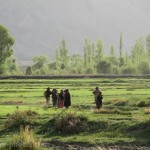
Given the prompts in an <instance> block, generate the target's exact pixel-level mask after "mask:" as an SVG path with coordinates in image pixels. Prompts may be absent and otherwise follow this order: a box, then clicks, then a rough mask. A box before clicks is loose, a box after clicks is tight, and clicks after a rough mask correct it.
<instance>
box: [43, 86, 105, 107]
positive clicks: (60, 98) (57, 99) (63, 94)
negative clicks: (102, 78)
mask: <svg viewBox="0 0 150 150" xmlns="http://www.w3.org/2000/svg"><path fill="white" fill-rule="evenodd" d="M92 93H93V94H94V98H95V104H96V107H97V109H100V108H101V107H102V99H103V95H102V92H101V91H100V89H99V88H98V87H96V88H95V89H94V91H93V92H92ZM51 95H52V102H53V107H59V108H63V107H65V108H69V106H71V96H70V93H69V90H68V89H64V90H61V91H60V93H58V91H57V89H53V90H52V91H51V90H50V88H49V87H48V88H47V90H46V91H45V92H44V96H45V98H46V106H47V107H49V105H50V96H51Z"/></svg>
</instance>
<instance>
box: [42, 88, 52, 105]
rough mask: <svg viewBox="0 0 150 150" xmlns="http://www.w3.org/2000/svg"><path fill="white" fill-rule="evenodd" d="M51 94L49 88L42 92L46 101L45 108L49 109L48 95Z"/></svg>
mask: <svg viewBox="0 0 150 150" xmlns="http://www.w3.org/2000/svg"><path fill="white" fill-rule="evenodd" d="M51 94H52V92H51V91H50V88H49V87H48V88H47V89H46V91H44V96H45V99H46V106H47V107H49V104H50V95H51Z"/></svg>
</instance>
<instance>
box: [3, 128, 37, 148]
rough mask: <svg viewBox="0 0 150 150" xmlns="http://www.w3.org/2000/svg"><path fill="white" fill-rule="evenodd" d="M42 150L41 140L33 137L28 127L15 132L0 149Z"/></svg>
mask: <svg viewBox="0 0 150 150" xmlns="http://www.w3.org/2000/svg"><path fill="white" fill-rule="evenodd" d="M4 149H5V150H40V142H39V141H37V140H36V139H35V138H34V137H33V133H32V132H31V131H29V130H28V127H25V129H21V130H20V132H19V133H16V134H14V135H13V136H12V137H11V138H10V139H9V140H8V141H6V144H5V145H4V146H2V147H0V150H4Z"/></svg>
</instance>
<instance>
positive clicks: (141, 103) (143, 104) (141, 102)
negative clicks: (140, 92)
mask: <svg viewBox="0 0 150 150" xmlns="http://www.w3.org/2000/svg"><path fill="white" fill-rule="evenodd" d="M137 106H138V107H145V106H146V104H145V101H140V102H139V103H138V104H137Z"/></svg>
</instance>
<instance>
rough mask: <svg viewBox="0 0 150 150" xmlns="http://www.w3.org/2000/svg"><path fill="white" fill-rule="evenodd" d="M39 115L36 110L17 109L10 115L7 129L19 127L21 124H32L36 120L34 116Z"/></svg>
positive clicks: (6, 124) (6, 125)
mask: <svg viewBox="0 0 150 150" xmlns="http://www.w3.org/2000/svg"><path fill="white" fill-rule="evenodd" d="M35 115H37V113H36V112H35V111H31V110H26V111H19V110H16V111H15V112H14V113H13V114H10V115H8V120H7V121H6V123H5V127H6V128H7V129H14V128H15V129H18V128H19V127H20V126H21V125H22V126H24V127H25V126H26V125H31V124H33V122H34V117H35Z"/></svg>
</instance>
